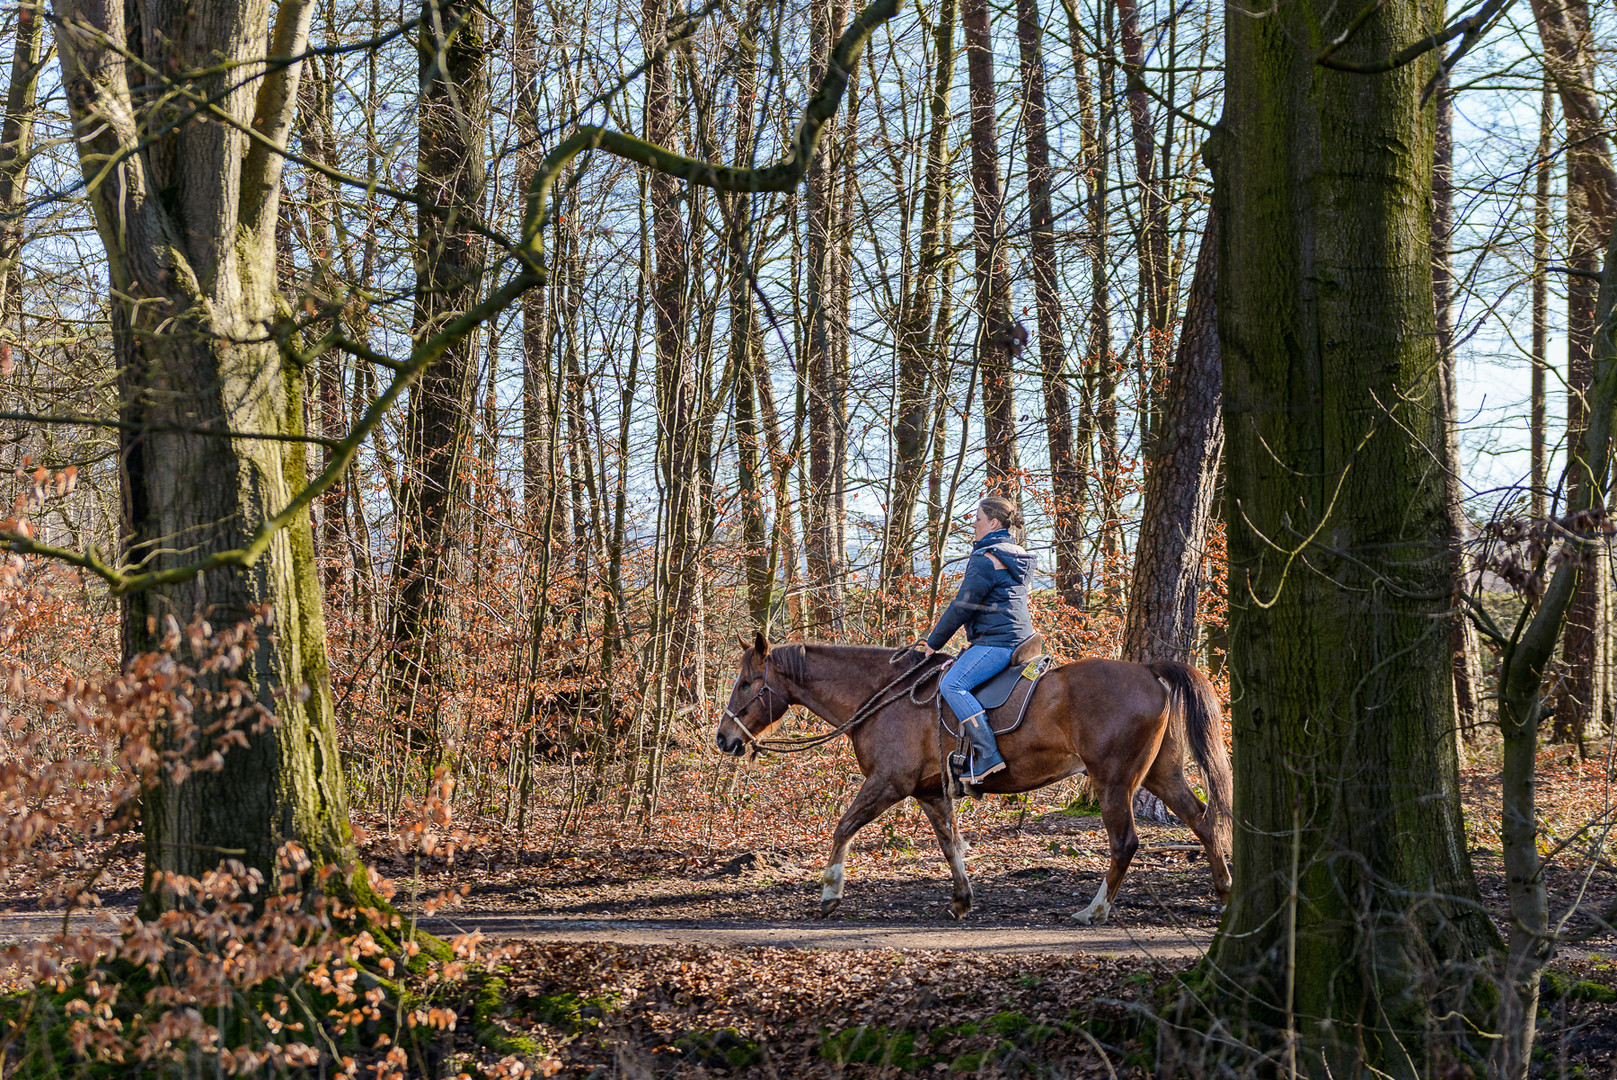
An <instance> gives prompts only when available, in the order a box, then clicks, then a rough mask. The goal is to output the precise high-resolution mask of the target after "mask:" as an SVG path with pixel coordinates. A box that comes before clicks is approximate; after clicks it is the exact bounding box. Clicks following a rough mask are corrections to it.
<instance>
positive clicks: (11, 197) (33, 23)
mask: <svg viewBox="0 0 1617 1080" xmlns="http://www.w3.org/2000/svg"><path fill="white" fill-rule="evenodd" d="M43 21H44V20H43V19H42V18H41V17H40V12H39V9H36V8H34V7H32V6H30V5H29V4H27V3H24V4H19V5H18V7H17V32H16V35H15V36H14V38H13V40H12V43H11V75H10V78H9V79H8V80H7V82H6V114H5V118H4V120H3V121H0V327H5V328H7V329H11V328H12V327H11V321H12V319H13V318H14V317H15V315H16V313H17V311H18V310H19V308H20V306H21V305H20V303H19V295H18V292H17V285H18V281H19V278H20V276H21V275H20V273H19V267H18V264H17V260H18V257H19V256H20V255H21V254H22V241H23V216H22V210H23V204H24V200H25V196H26V193H27V188H28V167H29V164H30V163H31V162H32V160H33V149H34V110H35V108H36V101H37V97H38V91H39V67H40V62H39V57H40V50H41V48H42V47H43V44H44V40H45V35H44V34H42V33H40V24H41V23H42V22H43ZM0 340H3V337H0Z"/></svg>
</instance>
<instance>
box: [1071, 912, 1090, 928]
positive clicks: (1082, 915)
mask: <svg viewBox="0 0 1617 1080" xmlns="http://www.w3.org/2000/svg"><path fill="white" fill-rule="evenodd" d="M1092 918H1093V916H1091V915H1090V914H1089V912H1087V911H1075V912H1073V913H1072V921H1073V922H1075V923H1081V924H1083V925H1084V926H1090V925H1092V923H1091V922H1090V920H1091V919H1092Z"/></svg>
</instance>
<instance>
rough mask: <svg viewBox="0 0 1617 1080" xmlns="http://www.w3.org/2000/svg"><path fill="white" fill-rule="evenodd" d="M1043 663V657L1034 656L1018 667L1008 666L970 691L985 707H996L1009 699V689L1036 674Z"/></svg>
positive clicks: (1014, 687)
mask: <svg viewBox="0 0 1617 1080" xmlns="http://www.w3.org/2000/svg"><path fill="white" fill-rule="evenodd" d="M1043 665H1044V657H1042V656H1036V657H1034V658H1033V659H1032V660H1031V661H1030V662H1028V663H1027V664H1024V665H1022V666H1020V667H1008V668H1006V669H1005V670H1004V671H1002V672H1000V673H999V674H998V675H995V676H994V677H993V678H992V679H989V680H988V681H987V682H985V683H983V684H982V685H981V686H979V687H977V689H975V690H973V691H972V692H971V696H972V697H974V698H976V699H977V700H978V701H979V702H981V703H982V706H983V708H985V709H997V708H999V707H1000V706H1001V705H1003V704H1005V703H1006V702H1007V701H1009V700H1010V697H1011V691H1012V690H1015V689H1016V684H1017V683H1019V682H1021V681H1022V680H1023V679H1031V678H1033V677H1034V676H1035V675H1037V674H1038V673H1039V671H1040V669H1041V668H1042V667H1043Z"/></svg>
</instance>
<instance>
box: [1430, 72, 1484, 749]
mask: <svg viewBox="0 0 1617 1080" xmlns="http://www.w3.org/2000/svg"><path fill="white" fill-rule="evenodd" d="M1434 100H1435V101H1436V103H1437V128H1436V131H1435V133H1434V138H1433V150H1432V154H1433V157H1432V306H1433V308H1434V310H1435V311H1436V313H1437V377H1438V382H1439V398H1438V405H1439V406H1440V408H1441V409H1442V417H1441V419H1442V423H1443V474H1444V478H1445V480H1444V489H1445V495H1444V502H1445V503H1446V508H1445V513H1446V514H1447V517H1448V530H1449V573H1450V574H1451V575H1452V577H1453V579H1454V614H1453V616H1452V619H1451V623H1450V630H1449V637H1450V646H1451V647H1452V649H1453V666H1454V720H1455V728H1456V731H1457V733H1458V734H1459V735H1460V736H1461V737H1463V738H1464V739H1466V740H1468V741H1469V740H1473V739H1475V738H1476V726H1477V724H1478V722H1479V721H1480V720H1481V704H1482V646H1481V644H1480V642H1478V640H1477V631H1476V628H1475V627H1474V626H1473V625H1472V624H1471V620H1470V618H1469V617H1468V616H1467V615H1466V612H1465V608H1464V605H1463V602H1462V601H1461V599H1460V596H1461V593H1462V592H1463V591H1464V590H1465V588H1466V557H1465V542H1466V533H1467V531H1468V530H1467V528H1466V520H1465V485H1464V483H1462V481H1461V479H1460V400H1459V386H1458V383H1457V375H1456V371H1455V351H1454V311H1453V305H1454V269H1453V262H1452V258H1451V253H1450V246H1451V243H1452V237H1453V234H1454V100H1453V98H1452V97H1451V96H1450V94H1449V86H1448V78H1447V77H1446V76H1445V77H1444V78H1443V80H1442V82H1441V83H1439V85H1438V88H1437V93H1436V95H1435V98H1434Z"/></svg>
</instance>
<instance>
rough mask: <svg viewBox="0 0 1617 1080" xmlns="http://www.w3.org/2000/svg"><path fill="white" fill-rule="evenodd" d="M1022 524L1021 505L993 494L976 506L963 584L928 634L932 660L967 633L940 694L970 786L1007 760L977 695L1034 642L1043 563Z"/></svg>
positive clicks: (939, 685) (928, 645) (945, 673)
mask: <svg viewBox="0 0 1617 1080" xmlns="http://www.w3.org/2000/svg"><path fill="white" fill-rule="evenodd" d="M1017 518H1018V515H1017V512H1016V505H1015V504H1014V503H1012V502H1011V501H1010V500H1009V499H1002V498H1000V497H998V496H997V495H993V496H989V497H988V498H986V499H984V500H982V501H981V502H979V503H978V504H977V517H976V520H975V522H974V528H973V531H974V534H975V536H976V542H975V543H973V544H972V545H971V557H970V559H969V560H968V561H967V562H966V576H965V579H964V580H962V581H961V582H960V591H959V592H958V593H957V594H956V595H955V598H954V601H953V602H952V603H950V605H949V606H948V607H947V608H945V609H944V612H943V614H942V615H941V616H940V617H939V618H938V624H937V626H935V627H933V628H932V632H931V633H930V634H928V635H927V636H926V646H925V648H926V655H928V656H931V655H932V654H933V653H935V652H937V651H938V650H939V649H941V648H943V647H944V646H945V645H947V644H949V639H950V638H952V637H954V634H955V631H956V630H959V629H960V628H961V627H962V626H964V627H965V628H966V642H967V646H968V647H967V649H966V651H965V652H963V653H961V654H960V656H959V657H958V658H957V659H956V660H955V661H954V663H953V664H951V665H950V666H949V670H948V671H946V672H944V674H943V678H942V679H941V680H940V681H939V683H938V692H939V693H941V694H942V695H943V700H944V701H947V702H948V703H949V708H951V709H953V710H954V714H955V718H956V719H957V720H959V721H960V730H961V732H962V734H963V736H964V738H965V740H966V745H967V751H966V769H965V772H966V774H967V775H966V777H965V779H966V780H967V782H968V783H972V784H980V783H982V781H983V778H984V777H986V776H989V775H990V774H992V773H996V772H998V771H999V770H1001V769H1003V768H1004V767H1005V758H1004V757H1002V756H1001V755H1000V752H999V746H998V745H997V744H996V742H995V740H994V729H993V727H992V726H991V725H990V724H989V723H988V718H987V717H986V716H984V715H983V707H982V704H981V703H980V702H978V700H977V699H976V698H975V697H974V696H972V693H971V692H972V691H973V690H974V689H976V688H977V687H979V686H981V685H982V684H983V683H985V682H987V681H988V680H989V679H991V678H993V677H994V676H995V675H998V674H999V673H1000V672H1002V671H1004V670H1005V668H1006V666H1007V665H1009V664H1010V662H1011V656H1012V654H1013V653H1015V652H1016V647H1017V646H1018V645H1020V644H1022V642H1024V641H1026V640H1027V639H1028V638H1030V637H1032V636H1033V620H1032V618H1031V617H1030V616H1029V615H1028V610H1027V593H1028V580H1029V579H1030V578H1031V577H1032V576H1033V568H1034V567H1035V566H1036V565H1037V562H1038V560H1036V559H1035V558H1034V557H1033V556H1032V555H1031V554H1029V553H1028V552H1027V551H1026V550H1025V549H1024V548H1022V547H1021V546H1020V545H1018V544H1017V543H1016V541H1014V540H1013V539H1011V529H1012V527H1015V526H1018V525H1020V522H1019V521H1018V520H1017Z"/></svg>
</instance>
